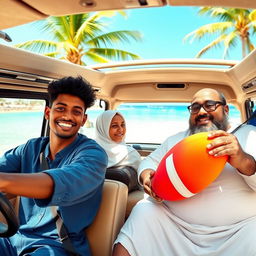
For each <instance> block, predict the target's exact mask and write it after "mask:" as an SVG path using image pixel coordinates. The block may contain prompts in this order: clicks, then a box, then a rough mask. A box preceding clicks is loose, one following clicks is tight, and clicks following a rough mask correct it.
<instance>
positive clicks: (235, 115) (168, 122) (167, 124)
mask: <svg viewBox="0 0 256 256" xmlns="http://www.w3.org/2000/svg"><path fill="white" fill-rule="evenodd" d="M188 105H190V103H134V104H131V103H129V104H121V105H120V106H119V107H118V110H119V111H120V112H121V113H122V114H123V115H124V118H125V120H126V126H127V133H126V142H127V143H162V142H163V141H164V140H165V139H166V138H167V137H168V136H170V135H172V134H175V133H177V132H180V131H182V130H185V129H187V128H188V119H189V112H188V109H187V106H188ZM229 120H230V122H231V123H232V125H233V126H234V127H235V126H236V125H238V124H239V123H240V122H241V117H240V112H239V110H238V109H237V108H236V107H235V106H233V105H230V115H229Z"/></svg>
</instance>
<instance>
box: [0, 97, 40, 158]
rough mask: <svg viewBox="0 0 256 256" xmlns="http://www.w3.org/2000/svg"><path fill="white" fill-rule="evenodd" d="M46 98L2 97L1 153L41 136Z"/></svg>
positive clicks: (0, 108) (0, 105) (0, 109)
mask: <svg viewBox="0 0 256 256" xmlns="http://www.w3.org/2000/svg"><path fill="white" fill-rule="evenodd" d="M44 108H45V100H32V99H13V98H0V120H1V125H0V141H1V143H0V155H2V154H3V153H4V152H5V151H7V150H8V149H11V148H14V147H15V146H18V145H20V144H23V143H25V142H26V141H27V140H28V139H31V138H35V137H39V136H40V135H41V130H42V120H43V116H44Z"/></svg>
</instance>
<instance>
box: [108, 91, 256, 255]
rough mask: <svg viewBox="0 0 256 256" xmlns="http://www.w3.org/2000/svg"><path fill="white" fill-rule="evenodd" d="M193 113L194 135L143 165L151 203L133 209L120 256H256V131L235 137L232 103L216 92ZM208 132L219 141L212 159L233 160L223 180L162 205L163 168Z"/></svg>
mask: <svg viewBox="0 0 256 256" xmlns="http://www.w3.org/2000/svg"><path fill="white" fill-rule="evenodd" d="M188 110H189V111H190V118H189V129H188V130H186V131H183V132H180V133H178V134H176V135H173V136H170V137H169V138H167V140H165V142H164V143H163V144H162V145H160V146H159V147H158V148H157V149H156V150H155V151H154V152H152V153H151V154H150V155H149V156H148V157H146V158H145V159H144V160H143V161H142V163H141V164H140V166H139V170H138V173H139V174H138V175H139V177H140V181H141V184H142V185H143V187H144V190H145V192H146V193H148V194H149V195H150V196H151V197H149V198H148V199H144V200H142V201H140V202H139V203H137V204H136V206H135V207H134V208H133V210H132V213H131V215H130V216H129V218H128V220H127V221H126V223H125V225H124V227H123V228H122V229H121V232H120V234H119V236H118V238H117V240H116V242H115V244H116V245H115V249H114V253H113V255H114V256H128V255H130V256H156V255H158V256H198V255H204V256H227V255H232V256H241V255H246V256H255V255H256V245H255V234H256V231H255V230H256V204H255V202H256V174H255V171H256V163H255V158H256V150H255V141H256V128H255V127H254V126H251V125H244V126H242V127H241V128H240V129H238V130H237V131H236V132H235V134H232V133H231V131H232V130H231V125H230V124H229V122H228V113H229V108H228V106H227V104H226V100H225V98H224V96H223V94H222V93H219V92H218V91H216V90H213V89H210V88H205V89H202V90H200V91H198V92H197V93H196V94H195V95H194V97H193V99H192V102H191V105H190V106H189V107H188ZM205 131H209V135H208V137H209V138H210V139H213V140H212V141H211V143H209V144H208V145H207V148H206V150H208V153H209V154H210V155H212V156H214V157H218V156H223V155H227V156H228V161H227V163H226V165H225V166H224V168H223V170H222V172H221V174H220V175H219V176H218V178H217V179H216V180H215V181H214V182H212V184H210V185H209V186H208V187H207V188H205V189H204V190H203V191H201V192H200V193H198V194H196V195H194V196H192V197H190V198H186V199H184V200H180V201H162V200H161V198H158V197H157V196H156V195H155V194H154V192H153V191H152V189H151V179H152V177H153V176H154V173H155V170H156V169H157V167H158V164H159V162H160V161H161V159H162V158H163V157H164V156H165V154H166V153H167V152H168V151H169V150H170V149H171V148H172V147H173V146H174V145H176V144H177V143H178V142H179V141H181V140H182V139H184V138H185V137H187V136H189V135H191V134H195V133H198V132H205ZM195 146H196V145H195ZM184 161H186V159H184ZM206 171H207V170H206ZM208 171H209V170H208ZM153 198H154V199H156V200H154V199H153Z"/></svg>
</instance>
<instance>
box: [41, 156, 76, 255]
mask: <svg viewBox="0 0 256 256" xmlns="http://www.w3.org/2000/svg"><path fill="white" fill-rule="evenodd" d="M40 168H41V170H49V169H50V167H49V164H48V162H47V159H46V158H45V155H44V151H43V152H41V153H40ZM51 210H52V213H53V216H54V217H55V218H56V227H57V230H58V234H59V238H60V241H61V243H62V244H63V247H64V249H65V251H66V252H67V253H68V254H69V255H70V256H80V254H78V253H77V252H76V250H75V248H74V246H73V244H72V242H71V240H70V237H69V236H68V231H67V229H66V227H65V225H64V223H63V220H62V218H61V215H60V213H59V211H58V210H57V207H56V206H51Z"/></svg>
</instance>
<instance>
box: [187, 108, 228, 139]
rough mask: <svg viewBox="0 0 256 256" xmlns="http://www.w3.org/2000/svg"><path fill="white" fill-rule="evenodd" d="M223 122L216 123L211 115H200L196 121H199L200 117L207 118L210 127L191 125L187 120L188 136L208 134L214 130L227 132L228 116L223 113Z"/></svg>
mask: <svg viewBox="0 0 256 256" xmlns="http://www.w3.org/2000/svg"><path fill="white" fill-rule="evenodd" d="M223 114H224V116H223V120H222V121H217V120H215V119H214V117H213V116H212V115H209V114H205V115H201V116H198V117H197V119H200V118H202V117H206V116H207V117H209V119H210V120H211V121H212V123H211V125H210V126H208V125H195V124H192V122H191V120H189V133H190V135H192V134H196V133H199V132H209V131H214V130H223V131H227V129H228V125H229V123H228V115H227V114H226V113H225V112H224V111H223Z"/></svg>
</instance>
